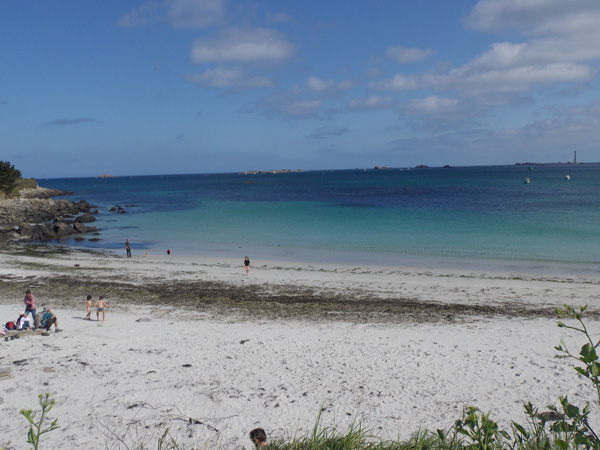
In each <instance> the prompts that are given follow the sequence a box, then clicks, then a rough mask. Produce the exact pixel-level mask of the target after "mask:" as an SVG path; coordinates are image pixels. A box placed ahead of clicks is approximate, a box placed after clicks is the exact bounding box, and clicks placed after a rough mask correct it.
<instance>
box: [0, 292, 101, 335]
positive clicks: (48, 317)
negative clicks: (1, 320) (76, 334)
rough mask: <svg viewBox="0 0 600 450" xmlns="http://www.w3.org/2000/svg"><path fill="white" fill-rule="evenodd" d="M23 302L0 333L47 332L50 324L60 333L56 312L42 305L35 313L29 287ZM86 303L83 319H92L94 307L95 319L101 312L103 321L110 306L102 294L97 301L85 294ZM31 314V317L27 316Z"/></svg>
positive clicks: (98, 319)
mask: <svg viewBox="0 0 600 450" xmlns="http://www.w3.org/2000/svg"><path fill="white" fill-rule="evenodd" d="M23 303H24V304H25V310H24V311H22V312H21V313H20V314H19V317H18V318H17V320H15V321H8V322H6V325H5V326H4V328H3V329H0V330H1V331H2V333H1V334H2V335H4V334H6V331H13V330H16V331H27V330H32V331H33V330H36V329H38V328H43V329H45V331H44V332H43V333H42V334H46V333H48V331H50V329H51V328H52V326H54V332H55V333H60V332H61V331H62V330H61V329H60V328H58V318H57V317H56V314H54V312H53V311H52V309H51V308H50V307H49V306H47V305H44V306H43V307H42V308H43V309H42V313H41V314H37V307H36V305H35V297H34V295H33V294H32V293H31V291H30V290H29V289H27V291H25V298H24V299H23ZM85 304H86V310H87V311H86V312H87V314H86V316H85V319H84V320H92V319H91V315H92V308H94V307H96V308H97V310H96V321H100V313H102V322H104V320H105V318H106V316H105V309H106V308H110V305H109V304H108V303H107V302H106V300H105V298H104V296H102V295H101V296H100V297H98V301H96V302H94V301H93V299H92V296H91V295H88V296H87V299H86V301H85ZM30 315H31V318H29V316H30Z"/></svg>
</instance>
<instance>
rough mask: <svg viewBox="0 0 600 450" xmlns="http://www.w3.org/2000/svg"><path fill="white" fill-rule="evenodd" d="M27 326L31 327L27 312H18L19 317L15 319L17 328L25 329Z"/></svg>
mask: <svg viewBox="0 0 600 450" xmlns="http://www.w3.org/2000/svg"><path fill="white" fill-rule="evenodd" d="M28 328H31V327H30V325H29V317H27V314H25V311H23V312H22V313H21V314H19V318H18V319H17V330H26V329H28Z"/></svg>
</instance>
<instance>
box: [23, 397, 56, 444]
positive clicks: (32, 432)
mask: <svg viewBox="0 0 600 450" xmlns="http://www.w3.org/2000/svg"><path fill="white" fill-rule="evenodd" d="M38 397H39V399H40V400H39V402H40V406H41V408H42V414H41V416H40V418H39V420H38V421H37V422H36V421H35V416H36V415H37V413H38V411H35V412H34V411H33V410H31V409H22V410H21V415H22V416H24V417H25V418H26V419H27V421H28V422H29V432H28V433H27V442H28V443H29V444H32V445H33V448H34V449H35V450H38V449H39V445H40V438H41V437H42V435H43V434H46V433H49V432H50V431H52V430H56V429H57V428H59V426H58V425H57V422H58V419H54V420H53V421H52V423H51V424H50V426H49V427H47V428H45V429H43V426H44V419H45V418H46V415H47V414H48V413H49V412H50V410H51V409H52V407H53V406H54V399H50V394H49V393H45V394H40V395H39V396H38Z"/></svg>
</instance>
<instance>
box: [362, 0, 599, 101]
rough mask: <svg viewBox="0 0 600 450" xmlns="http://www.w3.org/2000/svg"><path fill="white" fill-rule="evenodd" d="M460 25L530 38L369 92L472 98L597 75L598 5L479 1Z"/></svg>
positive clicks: (558, 0)
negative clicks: (428, 91) (447, 93)
mask: <svg viewBox="0 0 600 450" xmlns="http://www.w3.org/2000/svg"><path fill="white" fill-rule="evenodd" d="M465 21H466V23H467V24H468V25H469V26H471V27H472V28H474V29H477V30H483V31H489V30H503V29H511V28H512V29H516V30H517V31H519V32H521V33H522V34H523V36H525V37H529V38H530V39H528V40H525V41H523V42H516V43H513V42H495V43H492V44H491V45H490V47H489V49H488V50H487V51H485V52H483V53H482V54H481V55H479V56H477V57H475V58H474V59H473V60H471V61H470V62H468V63H466V64H464V65H462V66H460V67H457V68H454V69H451V70H449V71H447V72H445V73H433V72H432V73H425V74H421V75H412V76H405V75H403V74H397V75H396V76H394V77H393V78H391V79H387V80H380V81H377V82H374V83H371V85H370V87H371V88H372V89H375V90H381V91H396V92H398V91H404V90H416V89H432V90H434V91H438V92H439V91H449V90H454V91H456V92H457V93H459V94H462V95H466V96H471V95H481V94H487V93H524V92H528V91H530V90H531V88H532V87H533V86H535V85H540V84H545V85H552V84H557V83H584V82H588V81H590V80H592V79H593V78H594V77H595V76H596V72H597V71H596V69H595V68H594V67H593V66H592V65H591V63H592V62H596V61H598V60H600V26H599V25H598V24H600V1H598V0H593V1H590V0H570V1H564V0H481V1H480V2H479V3H478V4H477V5H476V6H475V7H474V8H473V10H472V12H471V14H470V15H469V16H468V17H467V18H466V19H465ZM400 53H401V52H400Z"/></svg>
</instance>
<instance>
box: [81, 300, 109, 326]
mask: <svg viewBox="0 0 600 450" xmlns="http://www.w3.org/2000/svg"><path fill="white" fill-rule="evenodd" d="M85 306H86V312H87V314H86V316H85V319H84V320H92V319H91V315H92V308H93V307H96V308H98V310H97V311H96V321H97V322H98V321H100V313H102V322H104V318H105V313H104V309H105V308H110V305H109V304H108V303H106V300H105V299H104V296H102V295H101V296H100V297H98V301H97V302H96V303H94V301H93V300H92V296H91V295H88V296H87V299H86V300H85Z"/></svg>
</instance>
